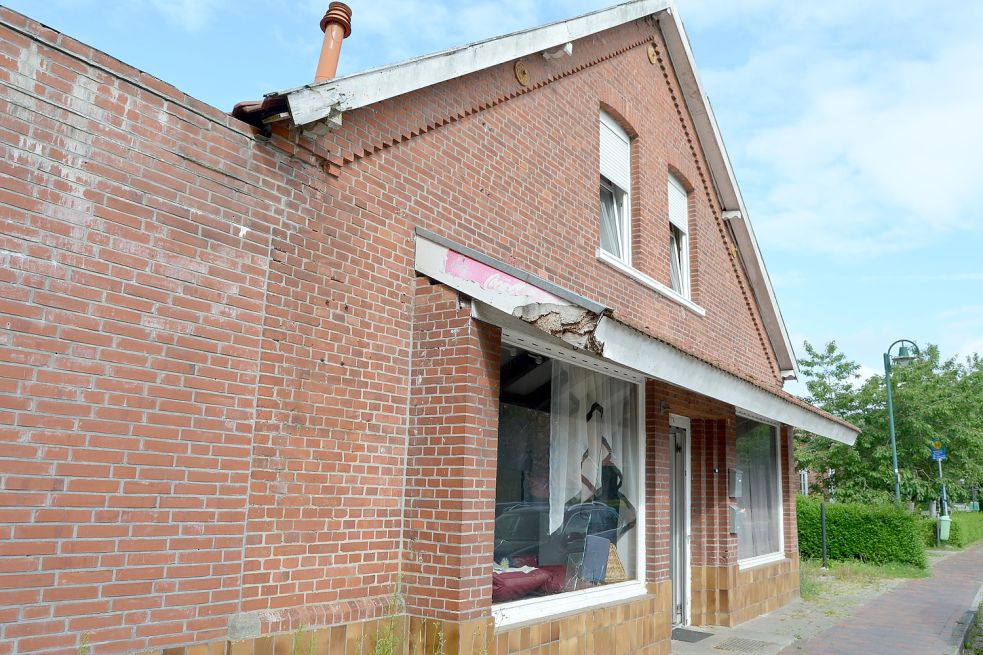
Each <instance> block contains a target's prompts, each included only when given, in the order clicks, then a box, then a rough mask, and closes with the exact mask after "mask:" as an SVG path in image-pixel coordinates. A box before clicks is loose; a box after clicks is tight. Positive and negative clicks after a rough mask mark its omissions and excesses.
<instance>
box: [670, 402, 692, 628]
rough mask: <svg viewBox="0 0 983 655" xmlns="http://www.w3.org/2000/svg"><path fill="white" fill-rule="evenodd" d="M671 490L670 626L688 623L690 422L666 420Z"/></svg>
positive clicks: (675, 417) (674, 418)
mask: <svg viewBox="0 0 983 655" xmlns="http://www.w3.org/2000/svg"><path fill="white" fill-rule="evenodd" d="M669 424H670V427H669V447H670V460H671V462H672V466H671V476H672V478H671V479H672V487H671V490H670V494H671V495H670V498H671V501H670V502H671V509H670V517H669V534H670V542H671V543H670V549H669V562H670V567H671V575H672V624H673V625H674V626H677V625H686V624H687V623H689V536H690V516H689V514H690V508H689V495H690V487H689V467H690V464H689V461H690V458H689V419H687V418H683V417H681V416H672V417H670V419H669Z"/></svg>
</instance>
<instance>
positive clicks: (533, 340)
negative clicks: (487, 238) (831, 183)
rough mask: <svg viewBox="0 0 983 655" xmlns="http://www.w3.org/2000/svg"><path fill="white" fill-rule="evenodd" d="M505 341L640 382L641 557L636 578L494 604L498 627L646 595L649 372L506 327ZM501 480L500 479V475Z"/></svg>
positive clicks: (637, 549)
mask: <svg viewBox="0 0 983 655" xmlns="http://www.w3.org/2000/svg"><path fill="white" fill-rule="evenodd" d="M502 345H504V346H514V347H516V348H522V349H524V350H527V351H529V352H531V353H533V354H541V355H544V356H546V357H552V358H553V359H559V360H561V361H564V362H567V363H568V364H574V365H576V366H582V367H583V368H587V369H590V370H592V371H595V372H598V373H602V374H604V375H610V376H611V377H615V378H618V379H621V380H625V381H626V382H632V383H634V384H635V385H636V386H637V389H638V408H637V413H638V434H637V437H638V440H639V444H638V472H637V473H638V476H639V478H638V479H639V486H638V489H639V491H638V495H639V498H638V500H637V507H636V513H637V518H636V527H635V529H636V536H635V538H636V540H637V541H636V547H635V555H636V560H637V561H636V563H635V579H634V580H629V581H627V582H618V583H615V584H609V585H604V586H602V587H594V588H592V589H579V590H577V591H568V592H564V593H560V594H553V595H551V596H542V597H539V598H526V599H523V600H514V601H511V602H507V603H498V604H495V605H492V608H491V610H492V617H493V618H494V620H495V627H496V628H500V627H505V626H510V625H515V624H518V623H525V622H527V621H539V620H541V619H542V618H544V617H549V616H555V615H557V614H564V613H566V612H573V611H577V610H583V609H589V608H591V607H597V606H599V605H604V604H607V603H615V602H621V601H624V600H628V599H631V598H636V597H639V596H644V595H645V594H647V593H648V589H647V587H646V584H645V550H646V533H645V511H646V510H645V376H642V375H639V374H638V373H637V372H635V371H632V370H630V369H626V368H622V367H620V366H617V365H616V364H613V363H611V362H609V361H607V360H603V359H600V358H596V357H593V356H589V355H587V354H586V353H581V352H576V351H573V350H572V349H567V348H564V347H562V346H558V345H556V344H554V343H550V342H549V341H546V340H543V339H539V338H537V337H534V336H531V335H529V334H526V333H525V332H521V331H517V330H510V329H505V330H502ZM497 483H498V481H497V479H496V484H497Z"/></svg>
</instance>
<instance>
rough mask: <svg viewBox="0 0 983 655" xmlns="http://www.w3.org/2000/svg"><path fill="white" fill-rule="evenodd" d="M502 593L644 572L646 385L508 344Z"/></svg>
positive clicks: (499, 496)
mask: <svg viewBox="0 0 983 655" xmlns="http://www.w3.org/2000/svg"><path fill="white" fill-rule="evenodd" d="M501 362H502V363H501V404H500V414H499V437H498V479H497V485H496V501H497V505H496V511H495V516H496V518H495V565H494V574H493V578H492V582H493V600H494V602H506V601H512V600H519V599H523V598H531V597H536V596H547V595H550V594H557V593H562V592H565V591H574V590H578V589H586V588H590V587H597V586H601V585H605V584H611V583H616V582H624V581H627V580H633V579H635V577H636V575H637V572H636V561H637V559H638V557H637V550H636V548H637V541H638V536H637V532H638V530H637V529H636V524H637V521H638V511H639V510H638V507H639V505H638V497H639V493H640V491H641V490H640V482H641V481H640V479H639V477H640V476H639V439H638V386H637V385H636V384H634V383H632V382H627V381H624V380H620V379H617V378H614V377H610V376H607V375H604V374H602V373H597V372H594V371H591V370H589V369H586V368H582V367H579V366H575V365H572V364H568V363H566V362H562V361H559V360H556V359H551V358H548V357H545V356H542V355H538V354H536V353H532V352H529V351H527V350H523V349H522V348H518V347H514V346H509V345H506V346H504V347H503V350H502V360H501Z"/></svg>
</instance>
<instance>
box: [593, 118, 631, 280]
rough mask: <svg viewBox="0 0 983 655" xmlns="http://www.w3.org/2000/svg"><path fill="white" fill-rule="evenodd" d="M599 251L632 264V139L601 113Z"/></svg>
mask: <svg viewBox="0 0 983 655" xmlns="http://www.w3.org/2000/svg"><path fill="white" fill-rule="evenodd" d="M600 186H601V250H603V251H604V252H606V253H608V254H609V255H612V256H614V257H616V258H618V259H619V260H621V261H622V262H624V263H625V264H631V218H630V217H631V211H630V207H629V203H630V197H631V138H630V137H629V136H628V133H627V132H625V130H624V129H623V128H622V127H621V126H620V125H618V123H617V122H616V121H615V120H614V119H613V118H611V116H609V115H608V114H606V113H604V112H601V185H600Z"/></svg>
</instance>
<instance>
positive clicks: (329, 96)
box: [273, 0, 672, 126]
mask: <svg viewBox="0 0 983 655" xmlns="http://www.w3.org/2000/svg"><path fill="white" fill-rule="evenodd" d="M671 5H672V3H671V0H635V1H634V2H626V3H623V4H620V5H617V6H615V7H611V8H609V9H602V10H600V11H595V12H592V13H589V14H584V15H583V16H578V17H576V18H571V19H569V20H565V21H560V22H557V23H552V24H550V25H544V26H542V27H537V28H533V29H529V30H524V31H521V32H515V33H513V34H508V35H506V36H500V37H495V38H492V39H487V40H485V41H478V42H476V43H472V44H469V45H466V46H462V47H460V48H453V49H450V50H444V51H442V52H436V53H433V54H429V55H424V56H423V57H417V58H416V59H410V60H408V61H404V62H402V63H398V64H392V65H389V66H383V67H380V68H375V69H371V70H368V71H363V72H361V73H354V74H352V75H346V76H344V77H338V78H335V79H333V80H329V81H327V82H322V83H320V84H314V85H307V86H303V87H300V88H297V89H292V90H289V91H284V92H282V93H277V94H273V95H279V96H283V95H285V96H287V102H288V103H289V105H290V114H291V117H292V118H293V121H294V123H295V124H296V125H298V126H303V125H308V124H310V123H313V122H315V121H318V120H321V119H323V118H327V117H328V116H329V115H330V114H332V113H333V112H338V111H342V112H343V111H347V110H350V109H356V108H358V107H365V106H367V105H371V104H374V103H376V102H380V101H382V100H387V99H389V98H393V97H396V96H399V95H402V94H404V93H410V92H411V91H416V90H418V89H422V88H425V87H428V86H432V85H434V84H439V83H441V82H446V81H447V80H451V79H454V78H458V77H462V76H464V75H468V74H469V73H474V72H476V71H480V70H484V69H486V68H491V67H492V66H497V65H499V64H503V63H505V62H507V61H512V60H513V59H518V58H519V57H525V56H527V55H530V54H533V53H539V52H542V51H543V50H550V49H552V48H556V47H558V46H562V45H565V44H566V43H569V42H572V41H576V40H577V39H582V38H584V37H585V36H590V35H592V34H597V33H598V32H603V31H604V30H608V29H611V28H613V27H617V26H619V25H623V24H625V23H630V22H631V21H634V20H638V19H639V18H644V17H646V16H650V15H652V14H655V13H657V12H660V11H663V10H666V9H668V8H669V7H670V6H671Z"/></svg>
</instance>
